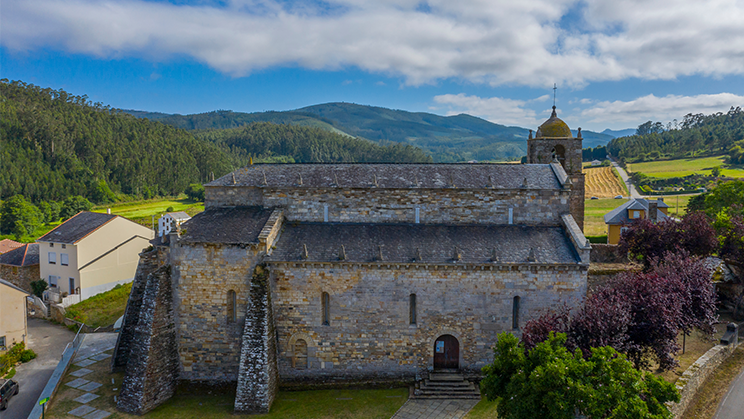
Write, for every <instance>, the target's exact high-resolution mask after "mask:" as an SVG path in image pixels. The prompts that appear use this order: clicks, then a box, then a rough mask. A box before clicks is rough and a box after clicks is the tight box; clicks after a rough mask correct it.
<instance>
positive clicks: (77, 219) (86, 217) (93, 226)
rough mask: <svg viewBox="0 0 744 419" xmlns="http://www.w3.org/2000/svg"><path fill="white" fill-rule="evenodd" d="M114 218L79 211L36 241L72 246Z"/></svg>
mask: <svg viewBox="0 0 744 419" xmlns="http://www.w3.org/2000/svg"><path fill="white" fill-rule="evenodd" d="M116 217H118V216H117V215H113V214H101V213H97V212H89V211H81V212H79V213H77V214H76V215H74V216H73V217H72V218H70V219H69V220H67V221H65V222H64V223H62V224H60V225H58V226H57V227H56V228H55V229H54V230H52V231H50V232H49V233H47V234H45V235H43V236H41V237H39V239H38V240H36V241H38V242H55V243H70V244H74V243H77V242H78V241H80V240H81V239H83V238H84V237H86V236H87V235H89V234H90V233H92V232H94V231H96V230H98V229H99V228H101V227H102V226H103V225H104V224H106V223H108V222H109V221H111V220H113V219H114V218H116Z"/></svg>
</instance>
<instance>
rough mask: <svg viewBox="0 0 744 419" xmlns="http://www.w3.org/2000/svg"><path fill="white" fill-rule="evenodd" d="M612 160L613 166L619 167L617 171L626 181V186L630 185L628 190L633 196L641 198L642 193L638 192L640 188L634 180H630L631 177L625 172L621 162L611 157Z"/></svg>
mask: <svg viewBox="0 0 744 419" xmlns="http://www.w3.org/2000/svg"><path fill="white" fill-rule="evenodd" d="M610 162H611V163H612V166H613V167H614V168H615V169H617V173H619V174H620V178H621V179H622V180H623V182H625V186H627V187H628V191H629V192H630V197H631V198H641V194H639V193H638V190H637V189H636V187H635V185H633V181H632V180H630V177H629V176H628V174H627V173H626V172H625V169H623V168H622V167H620V165H619V164H617V162H616V161H615V160H612V159H610Z"/></svg>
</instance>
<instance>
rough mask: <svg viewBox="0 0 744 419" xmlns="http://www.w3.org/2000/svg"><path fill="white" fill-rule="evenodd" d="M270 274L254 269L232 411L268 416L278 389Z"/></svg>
mask: <svg viewBox="0 0 744 419" xmlns="http://www.w3.org/2000/svg"><path fill="white" fill-rule="evenodd" d="M268 278H269V274H268V271H266V270H265V269H264V268H263V267H261V266H257V267H256V271H255V274H254V276H253V280H252V281H251V291H250V301H249V303H248V304H249V305H248V310H247V312H246V316H245V329H244V331H243V343H242V346H241V348H240V371H239V373H238V388H237V394H236V396H235V411H236V412H239V413H268V412H269V409H270V408H271V404H272V403H273V401H274V397H275V396H276V392H277V388H278V386H279V378H278V371H277V365H276V352H277V348H276V326H275V324H274V316H273V312H272V306H271V292H270V289H269V284H268V281H269V279H268Z"/></svg>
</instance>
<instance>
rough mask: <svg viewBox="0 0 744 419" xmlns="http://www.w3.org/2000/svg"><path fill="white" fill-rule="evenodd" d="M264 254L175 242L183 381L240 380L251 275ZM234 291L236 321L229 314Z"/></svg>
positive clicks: (250, 249)
mask: <svg viewBox="0 0 744 419" xmlns="http://www.w3.org/2000/svg"><path fill="white" fill-rule="evenodd" d="M262 255H263V252H260V251H259V250H258V248H257V247H256V246H249V245H246V246H232V245H217V244H197V245H183V246H181V245H179V244H175V243H174V244H173V245H172V247H171V263H172V267H173V276H174V284H175V286H174V291H173V292H174V298H175V300H176V307H177V319H176V324H177V328H178V345H179V348H180V368H181V371H180V375H181V378H182V379H184V380H205V381H232V382H234V381H236V380H237V378H238V365H239V361H240V346H241V335H242V333H243V324H244V323H245V313H246V306H247V304H248V300H249V292H250V282H251V275H252V273H253V269H254V268H255V266H256V264H257V263H258V261H259V260H260V258H261V256H262ZM230 290H232V291H235V297H236V298H235V300H236V307H235V309H236V316H235V317H236V321H234V322H233V321H229V320H230V319H228V315H227V314H228V313H227V307H228V291H230Z"/></svg>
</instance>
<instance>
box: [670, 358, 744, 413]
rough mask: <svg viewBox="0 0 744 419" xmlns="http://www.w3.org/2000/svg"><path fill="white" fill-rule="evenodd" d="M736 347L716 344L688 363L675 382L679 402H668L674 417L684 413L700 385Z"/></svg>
mask: <svg viewBox="0 0 744 419" xmlns="http://www.w3.org/2000/svg"><path fill="white" fill-rule="evenodd" d="M735 349H736V345H720V344H719V345H716V346H714V347H713V348H711V349H710V350H708V352H706V353H705V354H704V355H703V356H701V357H700V358H698V360H697V361H695V363H694V364H692V365H690V367H688V368H687V369H686V370H685V372H684V373H682V376H681V377H679V379H678V380H677V383H676V387H677V391H679V395H680V400H679V403H669V404H668V405H667V406H668V407H669V411H670V412H671V413H672V415H673V417H674V418H675V419H678V418H681V417H682V415H684V413H685V410H686V409H687V406H688V405H689V404H690V402H691V401H692V399H693V398H694V397H695V394H697V391H698V389H699V388H700V386H701V385H702V384H703V383H704V382H705V380H706V379H707V378H708V377H709V376H710V374H711V373H713V371H715V369H716V368H718V366H719V365H721V363H722V362H723V361H725V360H726V359H727V358H728V357H729V356H730V355H731V354H732V353H733V352H734V350H735Z"/></svg>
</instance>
